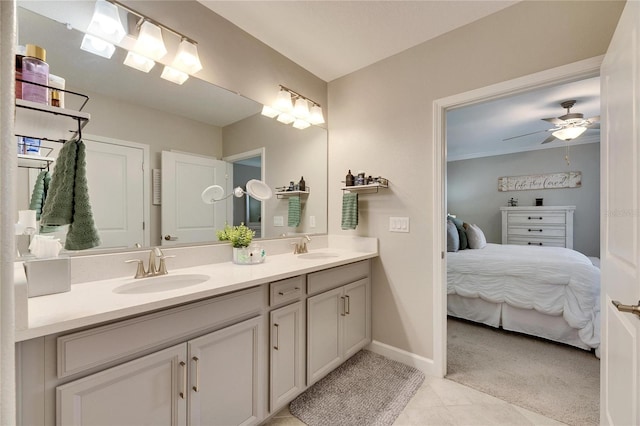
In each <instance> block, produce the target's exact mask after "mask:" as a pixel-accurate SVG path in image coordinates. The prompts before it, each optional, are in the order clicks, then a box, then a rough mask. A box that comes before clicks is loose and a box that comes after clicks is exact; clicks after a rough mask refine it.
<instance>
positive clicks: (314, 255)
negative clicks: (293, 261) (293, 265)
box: [298, 251, 340, 259]
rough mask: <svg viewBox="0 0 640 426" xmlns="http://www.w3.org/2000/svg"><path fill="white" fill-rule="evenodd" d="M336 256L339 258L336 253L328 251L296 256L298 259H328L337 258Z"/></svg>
mask: <svg viewBox="0 0 640 426" xmlns="http://www.w3.org/2000/svg"><path fill="white" fill-rule="evenodd" d="M338 256H340V255H339V254H338V253H331V252H328V251H316V252H312V253H304V254H299V255H298V257H299V258H300V259H329V258H332V257H338Z"/></svg>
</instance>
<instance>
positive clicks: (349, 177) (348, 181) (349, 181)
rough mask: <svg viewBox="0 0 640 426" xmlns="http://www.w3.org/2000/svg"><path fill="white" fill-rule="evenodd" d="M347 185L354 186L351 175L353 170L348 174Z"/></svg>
mask: <svg viewBox="0 0 640 426" xmlns="http://www.w3.org/2000/svg"><path fill="white" fill-rule="evenodd" d="M345 184H346V185H345V186H353V175H352V174H351V170H349V173H347V177H346V179H345Z"/></svg>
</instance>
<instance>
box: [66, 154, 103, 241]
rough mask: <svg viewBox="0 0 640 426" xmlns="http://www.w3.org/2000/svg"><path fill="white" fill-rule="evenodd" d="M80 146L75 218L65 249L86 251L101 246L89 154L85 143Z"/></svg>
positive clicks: (77, 166) (74, 193) (76, 177)
mask: <svg viewBox="0 0 640 426" xmlns="http://www.w3.org/2000/svg"><path fill="white" fill-rule="evenodd" d="M77 144H78V154H77V160H76V173H75V179H74V187H73V218H72V220H71V224H70V225H69V232H67V239H66V240H65V243H64V248H65V249H67V250H85V249H90V248H93V247H97V246H99V245H100V236H99V235H98V230H97V229H96V225H95V223H94V221H93V213H92V212H91V202H90V200H89V185H88V184H87V154H86V149H85V146H84V142H82V141H80V142H78V143H77Z"/></svg>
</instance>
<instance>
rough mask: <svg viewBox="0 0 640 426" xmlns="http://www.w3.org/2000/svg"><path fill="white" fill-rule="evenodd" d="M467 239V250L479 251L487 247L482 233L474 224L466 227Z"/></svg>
mask: <svg viewBox="0 0 640 426" xmlns="http://www.w3.org/2000/svg"><path fill="white" fill-rule="evenodd" d="M467 239H468V240H469V248H472V249H481V248H484V247H485V246H486V245H487V239H486V238H485V236H484V232H482V230H481V229H480V228H479V227H478V225H475V224H474V225H469V226H468V227H467Z"/></svg>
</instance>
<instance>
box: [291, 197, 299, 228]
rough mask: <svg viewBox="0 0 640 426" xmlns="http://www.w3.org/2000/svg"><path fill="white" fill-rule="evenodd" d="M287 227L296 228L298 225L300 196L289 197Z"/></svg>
mask: <svg viewBox="0 0 640 426" xmlns="http://www.w3.org/2000/svg"><path fill="white" fill-rule="evenodd" d="M288 224H289V226H291V227H293V228H297V227H298V226H299V225H300V196H299V195H293V196H291V197H289V223H288Z"/></svg>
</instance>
